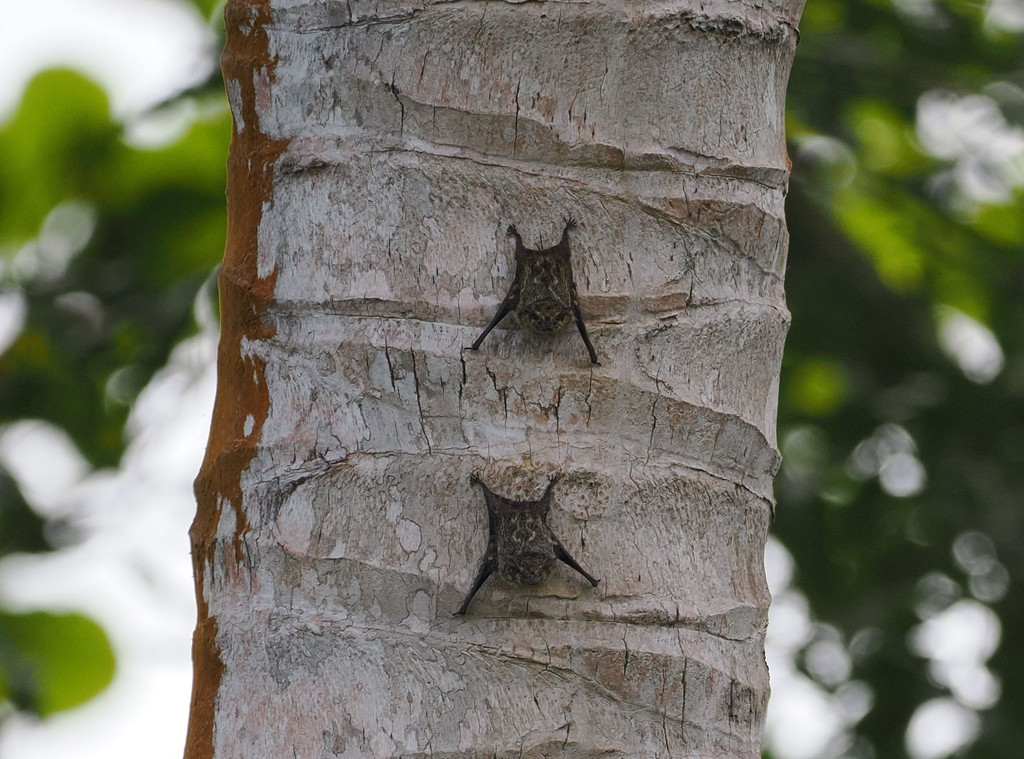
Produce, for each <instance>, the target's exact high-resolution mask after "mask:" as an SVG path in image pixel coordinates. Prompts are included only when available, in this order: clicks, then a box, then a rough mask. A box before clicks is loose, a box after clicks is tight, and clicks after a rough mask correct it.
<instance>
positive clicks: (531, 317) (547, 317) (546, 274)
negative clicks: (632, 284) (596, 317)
mask: <svg viewBox="0 0 1024 759" xmlns="http://www.w3.org/2000/svg"><path fill="white" fill-rule="evenodd" d="M575 226H576V220H575V219H572V218H567V219H566V220H565V229H564V230H562V239H561V240H560V241H559V242H558V244H557V245H555V246H554V247H551V248H544V249H543V250H532V249H530V248H527V247H526V246H525V245H523V238H522V237H521V236H520V235H519V232H518V231H516V227H515V225H514V224H510V225H509V227H508V231H507V234H508V235H509V236H510V237H514V238H515V239H516V252H515V257H516V273H515V276H514V278H513V279H512V287H510V288H509V291H508V294H507V295H506V296H505V300H503V301H502V302H501V305H500V306H498V312H497V313H496V314H495V315H494V318H493V319H492V320H491V323H490V324H488V325H487V329H485V330H484V331H483V332H482V333H481V334H480V337H478V338H477V339H476V342H475V343H473V345H472V346H470V350H474V351H475V350H477V349H478V348H479V347H480V344H481V343H482V342H483V341H484V338H485V337H487V335H488V333H489V332H490V331H491V330H492V329H494V328H495V327H496V326H498V323H499V322H501V320H502V319H504V318H505V317H506V316H508V314H509V313H510V312H512V311H514V312H515V315H516V320H517V321H518V322H519V326H520V327H522V328H523V329H525V330H528V331H530V332H536V333H539V334H547V335H550V334H554V333H555V332H558V331H560V330H561V329H563V328H564V327H566V326H567V325H568V324H569V322H570V321H572V320H573V319H575V320H576V327H577V328H578V329H579V331H580V336H581V337H582V338H583V342H584V344H585V345H586V346H587V352H588V353H589V354H590V361H591V362H592V363H594V364H597V365H598V366H600V363H601V362H599V361H598V360H597V352H596V351H595V350H594V346H593V345H592V344H591V342H590V337H589V336H588V335H587V327H586V325H585V324H584V323H583V314H582V312H581V311H580V306H579V303H578V302H577V298H576V282H575V280H574V279H573V276H572V260H571V258H570V255H569V230H570V229H573V228H574V227H575Z"/></svg>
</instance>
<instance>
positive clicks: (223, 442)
mask: <svg viewBox="0 0 1024 759" xmlns="http://www.w3.org/2000/svg"><path fill="white" fill-rule="evenodd" d="M224 13H225V21H226V27H227V46H226V49H225V52H224V57H223V60H222V67H223V70H224V80H225V82H229V83H231V86H236V87H237V92H238V93H239V95H240V97H239V98H238V100H237V102H234V103H233V104H232V105H233V107H235V108H238V109H239V110H238V112H236V113H235V119H236V125H235V131H234V136H233V138H232V142H231V152H230V155H229V157H228V189H227V196H228V230H227V249H226V251H225V254H224V264H223V266H222V268H221V275H220V309H221V334H220V346H219V348H218V355H217V398H216V401H215V403H214V408H213V421H212V424H211V428H210V438H209V441H208V443H207V448H206V456H205V458H204V460H203V465H202V468H201V469H200V472H199V476H198V477H197V478H196V482H195V494H196V501H197V510H196V518H195V521H194V522H193V523H192V529H191V530H190V535H191V538H192V563H193V571H194V573H195V587H196V604H197V607H198V620H197V623H196V631H195V635H194V636H193V639H192V662H193V683H192V705H191V712H190V715H189V725H188V737H187V738H186V742H185V758H186V759H210V758H211V757H213V755H214V741H213V739H214V719H215V714H216V704H217V694H218V691H219V690H220V684H221V678H222V677H223V675H224V663H223V660H222V659H221V655H220V648H219V646H218V641H217V634H218V625H217V618H216V617H215V616H211V615H210V608H209V605H208V603H207V602H206V597H205V593H206V592H209V590H210V589H209V587H208V582H207V572H208V571H210V570H211V569H212V568H214V567H215V566H216V567H218V569H219V570H220V571H221V572H222V573H223V575H224V576H233V575H234V574H235V573H236V572H238V571H244V570H243V567H244V563H243V558H244V555H245V546H244V536H245V534H246V533H247V532H248V531H249V529H250V526H249V523H248V521H247V519H246V517H245V513H244V511H243V510H242V486H241V477H242V474H243V473H244V472H245V471H246V469H247V468H248V467H249V464H250V462H251V461H252V458H253V456H254V455H255V453H256V446H257V444H258V442H259V440H260V435H261V431H262V429H263V423H264V422H265V421H266V418H267V414H268V412H269V409H270V396H269V393H268V391H267V383H266V379H265V377H264V365H263V362H262V361H261V360H260V359H258V358H256V357H252V356H249V357H245V356H243V355H242V349H243V339H247V340H250V341H253V340H263V339H267V338H269V337H271V336H273V334H274V331H275V330H274V327H273V325H271V324H267V323H265V321H264V318H263V313H264V310H265V308H266V307H267V305H268V304H269V303H270V301H271V299H272V297H273V294H274V284H275V280H276V273H272V274H271V275H270V276H267V277H263V278H261V277H260V276H259V273H258V269H257V254H258V232H259V226H260V220H261V218H262V213H263V207H264V203H268V202H269V201H270V200H271V197H272V190H273V172H274V167H275V165H276V163H277V159H278V157H279V156H280V155H281V153H282V151H283V150H284V148H285V145H286V143H285V141H283V140H272V139H270V138H269V137H267V135H265V134H264V133H263V132H262V131H261V130H260V120H259V106H260V105H261V104H264V103H266V102H267V97H268V89H269V84H270V82H271V81H272V78H273V75H274V64H275V61H273V60H271V58H270V53H269V46H268V40H267V34H266V31H265V28H266V25H267V24H268V23H269V21H270V9H269V3H268V2H267V0H231V2H229V3H228V5H227V8H226V9H225V12H224ZM250 418H251V420H252V421H251V422H250V423H249V424H250V426H249V428H248V429H247V428H246V420H247V419H250ZM246 432H248V434H246ZM224 508H229V509H232V510H233V511H234V536H233V541H232V542H231V543H230V544H226V545H225V544H224V543H223V542H221V543H218V539H217V528H218V525H219V524H220V521H221V518H222V513H223V509H224Z"/></svg>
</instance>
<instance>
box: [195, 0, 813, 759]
mask: <svg viewBox="0 0 1024 759" xmlns="http://www.w3.org/2000/svg"><path fill="white" fill-rule="evenodd" d="M801 5H802V2H801V1H800V0H792V1H787V0H775V1H774V2H768V3H761V2H758V3H754V2H751V1H749V0H747V1H746V2H725V0H712V1H711V2H707V3H703V4H700V5H697V4H692V5H691V4H687V3H683V2H676V1H674V0H666V1H665V2H662V3H655V4H647V3H637V2H607V3H598V2H576V3H555V2H540V3H535V2H524V3H511V2H453V3H441V2H428V1H426V0H424V1H422V2H417V1H416V0H409V1H406V2H401V1H396V2H374V1H372V0H369V1H366V0H349V1H348V2H346V3H339V2H316V3H314V2H301V1H296V0H273V1H272V2H257V1H254V0H247V1H243V0H232V2H229V4H228V8H227V11H226V18H227V33H228V45H227V51H226V53H225V58H224V71H225V81H226V85H227V90H228V95H229V101H230V103H231V107H232V110H233V113H234V117H235V135H234V141H233V144H232V150H231V158H230V167H229V188H228V205H229V239H228V249H227V254H226V260H225V263H224V267H223V271H222V275H221V292H222V319H223V333H222V337H221V346H220V357H219V387H218V395H217V402H216V408H215V411H214V419H213V424H212V430H211V435H210V444H209V448H208V451H207V456H206V460H205V462H204V464H203V468H202V471H201V473H200V475H199V477H198V479H197V482H196V493H197V498H198V503H199V507H198V513H197V518H196V521H195V524H194V526H193V530H192V538H193V545H194V561H195V573H196V588H197V596H198V600H199V623H198V626H197V631H196V637H195V643H194V659H195V684H194V694H193V706H192V714H191V721H190V726H189V736H188V744H187V747H186V757H187V758H188V759H204V758H205V757H213V756H217V757H250V758H251V757H274V759H279V758H280V757H292V756H296V757H314V756H315V757H335V756H341V757H370V756H372V757H398V756H402V757H414V756H439V757H440V756H444V757H485V756H486V757H541V756H553V755H559V756H571V757H591V756H602V757H669V756H690V757H750V758H752V757H757V756H759V755H760V742H761V730H762V724H763V717H764V711H765V706H766V702H767V698H768V673H767V668H766V666H765V662H764V654H763V639H764V631H765V626H766V624H767V611H768V604H769V594H768V590H767V587H766V583H765V577H764V569H763V558H762V556H763V548H764V542H765V538H766V534H767V530H768V526H769V523H770V521H771V515H772V476H773V474H774V473H775V470H776V468H777V466H778V462H779V456H778V453H777V451H776V447H775V409H776V398H777V389H778V378H779V365H780V360H781V353H782V345H783V341H784V337H785V332H786V327H787V324H788V312H787V311H786V308H785V301H784V294H783V289H782V279H783V273H784V270H785V258H786V255H785V254H786V244H787V238H786V230H785V223H784V219H783V203H784V197H785V192H786V185H787V181H788V172H789V168H788V161H787V157H786V151H785V143H784V121H783V102H784V94H785V86H786V79H787V76H788V73H789V66H790V62H791V60H792V56H793V52H794V49H795V46H796V38H797V32H796V23H797V19H798V16H799V12H800V7H801ZM568 216H572V217H574V218H576V219H577V220H579V222H580V226H579V228H578V229H575V230H573V231H572V233H571V238H570V239H571V242H570V247H571V250H572V259H573V266H574V270H575V279H576V283H577V286H578V290H579V298H580V304H581V307H582V311H583V314H584V316H585V319H586V322H587V326H588V328H589V331H590V336H591V338H592V339H593V342H594V345H595V347H596V350H597V353H598V356H599V358H600V361H601V366H593V365H592V364H591V363H590V360H589V358H588V357H587V353H586V350H585V348H584V346H583V344H582V342H581V341H580V337H579V334H578V333H577V332H576V331H575V330H574V329H572V328H569V329H566V330H564V331H563V332H562V333H560V334H559V335H557V336H556V337H553V338H547V337H544V336H536V335H532V334H529V333H525V332H522V331H520V330H518V329H517V328H516V324H515V320H514V319H513V318H512V317H511V316H510V317H509V318H508V319H506V320H505V321H504V322H502V324H501V325H500V326H499V327H498V328H497V329H496V330H495V331H494V332H492V333H491V334H490V335H489V336H488V338H487V340H486V341H485V342H484V343H483V344H482V346H481V347H480V350H479V351H476V352H474V351H469V350H467V347H468V346H469V345H471V344H472V343H473V341H474V339H475V338H476V336H477V335H478V334H479V333H480V331H481V330H482V329H483V327H484V326H485V325H486V324H487V323H488V322H489V321H490V319H491V317H492V316H493V314H494V312H495V309H496V308H497V306H498V304H499V303H500V302H501V300H502V298H503V297H504V295H505V293H506V291H507V290H508V287H509V284H510V282H511V279H512V274H513V271H514V260H513V246H512V243H511V241H510V239H509V238H507V237H506V236H505V230H506V227H507V226H508V225H509V224H511V223H514V224H515V225H516V226H517V228H518V230H519V232H520V233H521V234H522V235H523V238H524V241H525V243H526V245H527V247H531V248H533V247H544V246H550V245H552V244H554V243H555V242H556V241H557V240H558V238H559V236H560V234H561V231H562V227H563V217H568ZM472 473H479V475H480V477H481V479H482V480H483V481H485V482H486V483H487V484H488V486H489V487H490V488H491V489H493V490H494V491H496V492H499V493H501V494H502V495H506V496H509V497H514V498H517V499H519V500H524V499H537V498H539V497H540V494H541V493H542V492H543V491H544V489H545V487H546V485H547V483H548V480H549V478H550V477H552V476H554V475H555V474H556V473H557V474H561V475H562V479H561V480H560V481H559V482H558V483H557V484H556V486H555V487H554V489H553V491H552V503H553V505H552V508H551V514H550V519H549V521H550V524H551V526H552V528H553V530H554V533H555V535H557V536H558V537H559V539H560V540H561V542H562V543H563V544H564V545H565V548H566V549H567V550H568V552H569V553H570V554H571V555H572V556H574V557H575V558H576V559H577V560H578V561H579V562H580V564H582V565H583V566H584V567H586V568H587V570H588V571H590V572H591V573H593V574H594V575H596V576H598V577H600V578H602V582H601V583H600V585H598V586H597V587H596V588H591V587H590V585H589V584H588V583H586V582H585V581H584V580H583V578H582V577H580V576H579V575H577V574H576V573H575V572H573V571H572V570H571V569H569V568H568V567H564V566H563V567H560V568H559V569H557V570H556V572H555V574H554V575H553V576H552V577H551V578H549V579H548V580H547V581H546V582H544V583H543V584H541V585H538V586H531V587H526V586H519V585H514V584H511V583H509V582H507V581H504V580H502V579H501V578H499V577H492V578H491V579H490V580H488V582H487V583H486V584H485V585H484V586H483V589H482V590H481V591H480V593H479V594H478V595H477V597H476V598H475V599H474V601H473V604H472V605H471V606H470V608H469V612H468V614H467V615H466V616H464V617H458V616H453V612H454V611H456V610H457V609H458V608H459V605H460V603H461V601H462V599H463V597H464V595H465V594H466V592H467V591H468V590H469V587H470V585H471V584H472V582H473V579H474V577H475V575H476V572H477V570H478V568H479V565H480V562H481V560H482V559H483V555H484V550H485V548H486V545H487V514H486V511H485V508H484V502H483V498H482V496H481V491H480V489H479V488H475V487H472V486H471V484H470V475H471V474H472Z"/></svg>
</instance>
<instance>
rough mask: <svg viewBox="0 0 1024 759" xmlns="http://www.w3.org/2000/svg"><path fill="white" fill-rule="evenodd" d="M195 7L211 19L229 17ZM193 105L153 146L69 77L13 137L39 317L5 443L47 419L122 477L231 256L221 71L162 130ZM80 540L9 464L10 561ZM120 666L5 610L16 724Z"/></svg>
mask: <svg viewBox="0 0 1024 759" xmlns="http://www.w3.org/2000/svg"><path fill="white" fill-rule="evenodd" d="M194 5H196V6H197V8H198V9H199V10H200V11H201V12H202V13H204V15H205V16H206V17H209V15H210V14H211V13H214V12H215V9H216V7H217V6H218V3H216V2H211V1H209V0H206V1H203V0H196V2H195V3H194ZM214 26H215V28H216V26H217V22H214ZM183 106H191V107H192V109H193V110H194V111H195V112H196V113H198V114H199V115H197V116H193V117H191V118H188V119H187V126H186V128H185V129H184V131H183V133H181V134H180V135H179V136H177V137H176V138H174V139H171V140H170V141H168V142H166V143H165V144H161V145H159V146H158V147H139V146H136V145H133V144H131V143H130V142H129V141H128V140H126V128H125V126H124V125H123V124H122V123H120V122H119V121H118V120H116V119H114V118H113V117H112V115H111V112H110V104H109V101H108V98H107V95H106V93H105V92H104V91H103V90H102V89H101V88H99V87H98V86H97V85H95V84H93V83H92V82H90V81H88V80H87V79H85V78H84V77H83V76H81V75H80V74H77V73H74V72H72V71H65V70H54V71H47V72H45V73H42V74H39V75H38V76H37V77H36V78H35V79H34V80H33V81H32V82H31V83H30V84H29V85H28V87H27V89H26V91H25V93H24V95H23V97H22V99H21V102H20V103H19V105H18V107H17V109H16V111H15V112H14V113H13V114H12V115H11V116H10V117H9V118H8V119H7V120H6V121H5V122H4V123H2V124H0V297H3V298H4V299H6V300H7V302H8V303H10V302H13V301H16V302H18V303H20V305H21V311H22V312H23V313H24V324H23V326H22V328H21V330H20V333H18V334H17V336H16V337H15V338H14V341H13V343H11V344H10V345H9V346H6V350H4V351H3V353H2V356H0V430H2V429H3V428H4V427H5V426H6V425H8V424H10V423H13V422H16V421H19V420H22V419H42V420H46V421H49V422H51V423H53V424H56V425H58V426H59V427H61V428H62V429H63V430H65V431H66V432H67V433H68V434H69V435H70V436H71V438H72V439H73V440H74V443H75V444H76V446H77V447H78V449H79V450H80V451H81V453H82V454H83V455H84V456H85V458H86V459H87V460H88V461H89V462H90V463H91V464H92V465H93V466H95V467H109V466H116V465H117V464H118V462H119V461H120V458H121V455H122V453H123V452H124V450H125V435H124V425H125V421H126V420H127V417H128V412H129V410H130V408H131V404H132V402H133V401H134V399H135V397H136V396H137V394H138V393H139V391H140V390H141V389H142V388H143V387H144V386H145V385H146V383H147V382H148V381H149V380H150V378H151V377H152V376H153V374H154V372H155V371H156V370H158V369H159V368H160V367H162V366H163V365H164V363H165V362H166V360H167V357H168V355H169V352H170V350H171V349H172V348H173V347H174V345H175V344H177V343H178V342H179V341H180V340H181V339H182V338H184V337H186V336H188V335H190V334H192V333H194V331H195V328H196V325H195V321H194V317H193V306H194V302H195V298H196V293H197V291H198V289H199V288H200V286H201V285H202V284H203V282H204V281H206V280H207V279H208V278H209V277H210V276H211V274H212V272H213V271H214V269H215V268H216V266H217V265H218V263H219V261H220V258H221V256H222V255H223V251H224V237H225V202H224V185H225V174H226V172H225V165H226V161H227V147H228V140H229V138H230V133H231V131H230V130H231V126H230V115H229V113H228V111H227V107H226V105H225V103H224V97H223V87H222V85H221V82H220V78H219V72H214V73H213V74H212V75H211V76H210V77H209V79H208V80H207V81H205V82H203V83H202V84H201V85H199V86H198V87H196V88H194V89H193V90H191V91H189V92H186V93H183V94H181V95H180V96H177V97H175V98H173V99H172V100H171V101H169V102H168V103H166V104H164V105H162V106H160V107H158V108H156V109H154V112H153V113H151V114H149V117H150V118H155V119H159V118H165V119H168V120H173V118H174V117H175V115H176V113H177V111H176V109H181V108H182V107H183ZM66 526H67V525H49V524H47V523H46V521H45V520H44V519H43V518H42V517H41V516H39V515H38V514H37V513H36V512H35V511H34V510H33V509H32V508H31V506H30V505H29V503H27V502H26V499H25V497H24V495H23V494H22V492H21V490H20V489H19V486H18V483H17V481H16V479H15V478H14V477H12V476H11V474H10V473H8V472H7V471H5V470H4V469H3V466H2V464H0V556H3V555H6V554H9V553H14V552H40V551H47V550H52V549H53V548H54V547H55V546H54V545H53V543H54V542H55V541H54V540H53V539H52V536H53V535H55V534H58V533H60V528H61V527H66ZM64 532H65V533H66V532H67V530H66V529H65V530H64ZM114 668H115V662H114V656H113V653H112V651H111V647H110V642H109V641H108V639H107V637H106V635H105V634H104V632H103V631H102V629H101V628H100V627H99V626H97V625H96V623H95V622H92V621H91V620H89V619H87V618H85V617H83V616H81V615H77V614H51V613H46V612H36V613H31V614H12V613H9V612H7V611H5V610H4V609H3V608H0V718H2V717H3V716H4V715H5V714H9V713H10V712H11V710H12V709H16V710H22V711H28V712H33V713H36V714H38V715H40V716H47V715H49V714H52V713H53V712H56V711H59V710H62V709H68V708H70V707H73V706H77V705H78V704H80V703H83V702H84V701H86V700H88V699H89V698H91V697H93V696H94V695H95V694H97V693H98V692H99V691H100V690H102V689H103V688H105V687H106V686H107V684H108V683H109V682H110V681H111V679H112V677H113V674H114Z"/></svg>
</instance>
